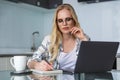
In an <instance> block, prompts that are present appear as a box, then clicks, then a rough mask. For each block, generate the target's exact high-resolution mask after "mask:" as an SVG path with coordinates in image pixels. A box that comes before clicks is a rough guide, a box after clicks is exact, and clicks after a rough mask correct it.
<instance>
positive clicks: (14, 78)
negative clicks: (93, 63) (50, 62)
mask: <svg viewBox="0 0 120 80" xmlns="http://www.w3.org/2000/svg"><path fill="white" fill-rule="evenodd" d="M12 72H13V71H0V80H120V71H116V70H115V71H111V72H106V73H81V74H71V73H63V74H50V75H42V74H37V73H29V74H28V73H24V74H12Z"/></svg>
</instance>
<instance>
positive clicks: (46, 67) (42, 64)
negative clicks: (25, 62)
mask: <svg viewBox="0 0 120 80" xmlns="http://www.w3.org/2000/svg"><path fill="white" fill-rule="evenodd" d="M34 69H36V70H42V71H49V70H53V65H52V63H50V64H48V63H47V62H46V61H44V60H42V61H41V62H37V63H35V65H34Z"/></svg>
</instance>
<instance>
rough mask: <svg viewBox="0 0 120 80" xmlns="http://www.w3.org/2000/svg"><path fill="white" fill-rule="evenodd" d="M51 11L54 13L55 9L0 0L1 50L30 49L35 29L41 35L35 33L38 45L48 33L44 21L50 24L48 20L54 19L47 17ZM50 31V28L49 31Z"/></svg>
mask: <svg viewBox="0 0 120 80" xmlns="http://www.w3.org/2000/svg"><path fill="white" fill-rule="evenodd" d="M51 11H52V13H53V10H45V9H42V8H38V7H34V6H32V5H28V4H22V3H11V2H6V1H4V0H3V1H0V51H2V52H4V51H6V50H9V51H10V50H15V49H18V50H19V49H21V50H26V51H27V50H30V48H31V46H32V33H33V32H35V31H38V32H39V35H35V41H36V46H37V47H38V46H39V45H40V44H41V41H42V39H43V37H44V35H46V33H44V32H45V27H44V22H46V23H45V24H47V26H48V25H49V24H50V23H48V22H50V21H51V19H52V18H51V19H50V21H48V20H49V18H47V16H48V13H50V14H51ZM50 14H49V15H50ZM44 15H45V16H44ZM46 18H47V19H46ZM44 19H46V20H44ZM49 32H50V31H49V29H48V30H47V33H49Z"/></svg>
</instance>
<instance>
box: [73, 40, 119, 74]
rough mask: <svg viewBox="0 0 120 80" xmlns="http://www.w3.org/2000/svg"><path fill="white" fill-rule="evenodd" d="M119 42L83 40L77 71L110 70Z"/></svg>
mask: <svg viewBox="0 0 120 80" xmlns="http://www.w3.org/2000/svg"><path fill="white" fill-rule="evenodd" d="M118 45H119V42H102V41H83V42H82V43H81V45H80V50H79V53H78V58H77V62H76V66H75V73H82V72H105V71H110V70H111V69H112V67H113V63H114V60H115V57H116V53H117V49H118Z"/></svg>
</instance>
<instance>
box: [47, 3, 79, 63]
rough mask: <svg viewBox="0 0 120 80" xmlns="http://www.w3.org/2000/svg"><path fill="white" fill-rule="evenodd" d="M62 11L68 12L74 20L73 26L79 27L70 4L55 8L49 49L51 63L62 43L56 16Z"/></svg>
mask: <svg viewBox="0 0 120 80" xmlns="http://www.w3.org/2000/svg"><path fill="white" fill-rule="evenodd" d="M62 9H67V10H69V11H70V13H71V16H72V18H73V20H74V23H75V26H76V27H80V24H79V22H78V18H77V15H76V13H75V10H74V8H73V7H72V6H71V5H70V4H62V5H59V6H58V7H57V9H56V11H55V15H54V18H53V28H52V33H51V38H50V41H51V44H50V47H49V51H50V53H51V54H52V58H51V61H54V60H55V59H56V57H57V55H58V52H59V46H60V43H61V41H62V33H61V32H60V30H59V27H58V24H57V14H58V12H59V11H60V10H62Z"/></svg>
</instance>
